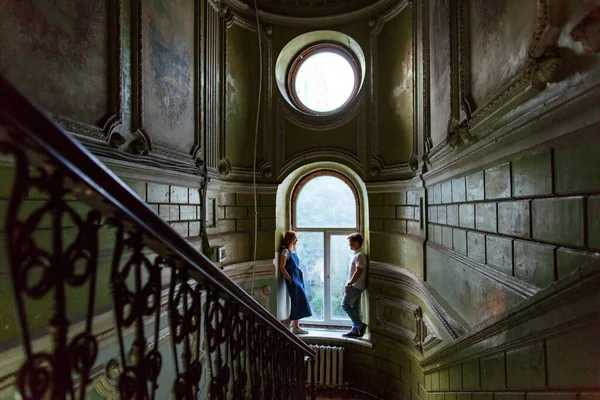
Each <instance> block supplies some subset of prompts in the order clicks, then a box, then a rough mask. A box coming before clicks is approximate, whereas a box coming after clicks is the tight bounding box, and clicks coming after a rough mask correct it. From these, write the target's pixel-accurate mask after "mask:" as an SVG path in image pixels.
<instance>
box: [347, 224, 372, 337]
mask: <svg viewBox="0 0 600 400" xmlns="http://www.w3.org/2000/svg"><path fill="white" fill-rule="evenodd" d="M348 244H349V245H350V248H351V249H352V250H354V256H353V257H352V260H351V261H350V271H349V274H348V283H347V284H346V287H344V292H345V294H344V298H343V299H342V309H343V310H344V311H345V312H346V313H347V314H348V316H349V317H350V319H351V320H352V330H350V332H348V333H344V334H343V335H342V336H345V337H362V336H363V335H364V334H365V330H366V329H367V324H365V323H364V322H362V320H361V319H360V297H361V295H362V292H363V291H364V290H365V289H366V288H367V268H368V265H367V264H368V261H367V255H366V254H365V252H364V251H363V248H362V244H363V237H362V235H361V234H360V233H353V234H352V235H350V236H348Z"/></svg>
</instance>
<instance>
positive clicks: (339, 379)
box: [307, 346, 344, 388]
mask: <svg viewBox="0 0 600 400" xmlns="http://www.w3.org/2000/svg"><path fill="white" fill-rule="evenodd" d="M310 347H311V348H312V349H313V350H314V351H315V352H316V353H317V359H316V362H315V377H316V378H315V379H316V382H315V385H316V386H326V387H336V388H341V387H343V386H344V348H343V347H333V346H310ZM312 372H313V371H312V365H311V363H310V362H309V363H308V370H307V380H308V383H309V384H311V383H312V377H313V373H312Z"/></svg>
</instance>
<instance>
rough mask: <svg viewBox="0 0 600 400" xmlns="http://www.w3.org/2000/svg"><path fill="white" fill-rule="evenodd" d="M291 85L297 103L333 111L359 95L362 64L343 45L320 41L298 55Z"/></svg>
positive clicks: (311, 109) (313, 109)
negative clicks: (359, 67) (360, 65)
mask: <svg viewBox="0 0 600 400" xmlns="http://www.w3.org/2000/svg"><path fill="white" fill-rule="evenodd" d="M288 86H289V92H290V94H291V96H292V98H293V99H294V101H295V103H296V105H297V106H298V107H299V108H300V109H302V110H303V111H306V112H308V113H312V114H316V115H327V114H332V113H334V112H337V111H339V110H340V109H342V108H343V107H344V106H345V105H347V104H348V103H349V102H350V101H351V100H352V98H353V97H354V96H355V95H356V92H357V91H358V86H359V70H358V65H357V63H356V60H355V59H354V57H353V56H352V54H351V53H350V52H349V51H348V50H346V49H345V48H343V47H342V46H339V45H335V44H331V43H321V44H317V45H314V46H311V47H309V48H308V49H306V50H304V51H303V52H302V53H300V54H299V55H298V56H297V58H296V60H295V61H294V62H293V64H292V66H291V69H290V75H289V84H288Z"/></svg>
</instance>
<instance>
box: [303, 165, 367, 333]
mask: <svg viewBox="0 0 600 400" xmlns="http://www.w3.org/2000/svg"><path fill="white" fill-rule="evenodd" d="M315 175H316V176H312V177H311V176H309V177H308V178H307V179H306V180H304V181H303V182H301V184H300V185H299V187H297V193H295V194H296V195H295V196H293V198H294V199H295V204H294V210H295V218H294V222H295V223H294V230H296V231H297V235H298V256H299V257H300V268H301V269H302V271H303V273H304V284H305V287H306V294H307V296H308V299H309V301H310V303H311V307H312V311H313V316H312V317H311V320H313V321H315V322H323V323H326V324H333V325H349V322H350V320H349V319H348V316H347V315H346V313H345V312H344V311H343V310H342V308H341V302H342V298H343V296H344V285H345V283H346V282H347V280H348V269H349V263H350V257H351V256H352V251H351V250H350V248H349V246H348V240H347V239H346V237H347V236H348V235H349V234H350V233H353V232H356V231H357V230H358V228H359V227H358V221H357V199H356V196H355V194H354V193H355V191H354V190H353V189H352V188H351V186H349V184H348V183H347V182H345V181H344V180H342V178H341V177H338V176H337V174H335V173H333V172H332V173H325V174H323V172H320V173H318V174H315Z"/></svg>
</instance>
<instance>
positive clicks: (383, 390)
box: [344, 336, 427, 400]
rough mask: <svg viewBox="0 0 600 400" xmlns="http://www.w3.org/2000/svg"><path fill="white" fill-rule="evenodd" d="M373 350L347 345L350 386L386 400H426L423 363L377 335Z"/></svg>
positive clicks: (346, 366)
mask: <svg viewBox="0 0 600 400" xmlns="http://www.w3.org/2000/svg"><path fill="white" fill-rule="evenodd" d="M371 342H372V343H373V347H372V348H369V347H365V346H362V345H356V344H351V343H348V344H345V345H344V348H345V353H344V374H345V375H344V376H345V380H346V381H347V382H348V385H349V386H350V387H353V388H357V389H359V390H363V391H365V392H368V393H371V394H374V395H376V396H379V397H380V398H383V399H410V400H425V399H426V398H427V397H426V396H427V393H426V391H425V387H424V382H425V380H424V375H423V371H422V370H421V367H420V365H419V362H418V361H417V360H416V359H415V358H414V357H412V356H411V355H410V354H409V353H407V352H405V351H404V350H403V349H402V348H401V347H400V346H398V345H397V344H396V343H394V342H392V341H389V340H387V339H385V338H379V337H377V336H375V337H372V338H371Z"/></svg>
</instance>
